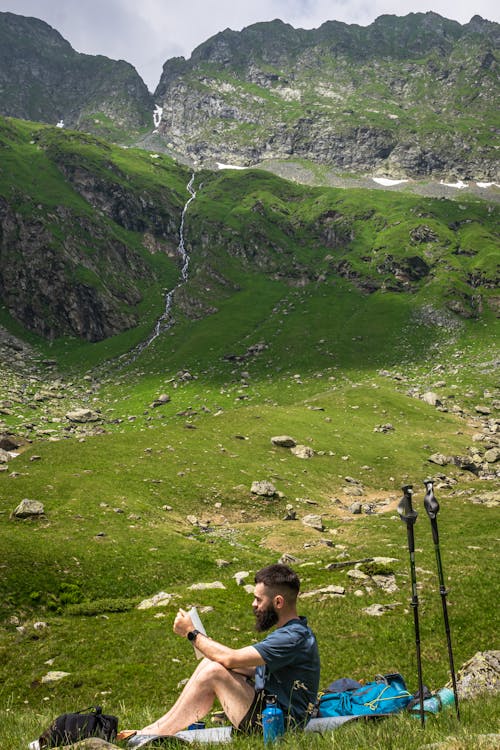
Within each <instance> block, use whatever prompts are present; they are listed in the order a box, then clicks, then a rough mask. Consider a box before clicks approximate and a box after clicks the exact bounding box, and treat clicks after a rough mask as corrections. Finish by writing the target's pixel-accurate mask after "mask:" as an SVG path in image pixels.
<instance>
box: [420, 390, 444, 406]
mask: <svg viewBox="0 0 500 750" xmlns="http://www.w3.org/2000/svg"><path fill="white" fill-rule="evenodd" d="M422 401H424V402H425V403H426V404H429V406H442V401H441V399H440V398H439V396H438V395H437V393H434V391H427V392H426V393H423V394H422Z"/></svg>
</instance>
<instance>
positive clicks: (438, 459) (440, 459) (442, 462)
mask: <svg viewBox="0 0 500 750" xmlns="http://www.w3.org/2000/svg"><path fill="white" fill-rule="evenodd" d="M427 460H428V461H430V462H431V463H432V464H437V465H438V466H446V464H449V463H451V461H450V459H449V458H448V457H447V456H443V454H442V453H433V454H432V456H429V458H428V459H427Z"/></svg>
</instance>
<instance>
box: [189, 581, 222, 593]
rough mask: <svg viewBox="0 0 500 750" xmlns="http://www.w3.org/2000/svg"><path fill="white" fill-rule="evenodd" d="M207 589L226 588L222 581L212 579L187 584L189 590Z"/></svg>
mask: <svg viewBox="0 0 500 750" xmlns="http://www.w3.org/2000/svg"><path fill="white" fill-rule="evenodd" d="M208 589H224V590H225V589H226V587H225V586H224V584H223V583H221V582H220V581H214V582H213V583H193V585H192V586H188V590H189V591H206V590H208Z"/></svg>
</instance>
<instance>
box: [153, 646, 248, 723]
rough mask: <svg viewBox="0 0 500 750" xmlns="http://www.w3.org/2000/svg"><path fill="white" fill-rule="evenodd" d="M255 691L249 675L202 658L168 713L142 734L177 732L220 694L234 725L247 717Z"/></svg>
mask: <svg viewBox="0 0 500 750" xmlns="http://www.w3.org/2000/svg"><path fill="white" fill-rule="evenodd" d="M254 695H255V691H254V688H253V687H252V685H250V684H249V683H248V682H247V680H246V678H245V677H244V676H243V675H241V674H238V673H236V672H232V671H231V670H229V669H226V668H225V667H223V666H222V665H221V664H218V663H217V662H214V661H210V660H209V659H203V661H202V662H200V664H199V665H198V666H197V668H196V670H195V671H194V672H193V674H192V675H191V677H190V679H189V680H188V682H187V683H186V685H185V686H184V689H183V691H182V693H181V694H180V696H179V698H178V699H177V701H176V702H175V703H174V705H173V706H172V708H171V709H170V710H169V711H167V713H166V714H165V715H164V716H162V717H161V718H159V719H158V720H157V721H154V722H153V723H152V724H149V725H148V726H147V727H144V729H141V730H140V734H161V735H169V734H175V733H176V732H179V731H180V730H182V729H185V728H186V727H187V726H189V724H192V723H193V722H194V721H198V720H199V719H202V718H203V717H204V716H206V715H207V713H208V712H209V711H210V709H211V708H212V706H213V703H214V700H215V698H216V697H217V698H218V699H219V701H220V703H221V705H222V708H223V709H224V713H225V714H226V716H227V717H228V719H229V721H230V722H231V724H233V726H235V727H237V726H238V725H239V723H240V722H241V720H242V719H243V718H244V717H245V715H246V713H247V711H248V709H249V708H250V706H251V704H252V701H253V698H254Z"/></svg>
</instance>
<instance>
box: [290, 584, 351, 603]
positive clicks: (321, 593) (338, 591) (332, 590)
mask: <svg viewBox="0 0 500 750" xmlns="http://www.w3.org/2000/svg"><path fill="white" fill-rule="evenodd" d="M313 596H317V597H320V598H326V597H330V596H345V588H344V587H343V586H335V585H334V584H332V585H331V586H323V588H321V589H314V591H306V592H305V593H303V594H301V595H300V598H301V599H310V598H311V597H313Z"/></svg>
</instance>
